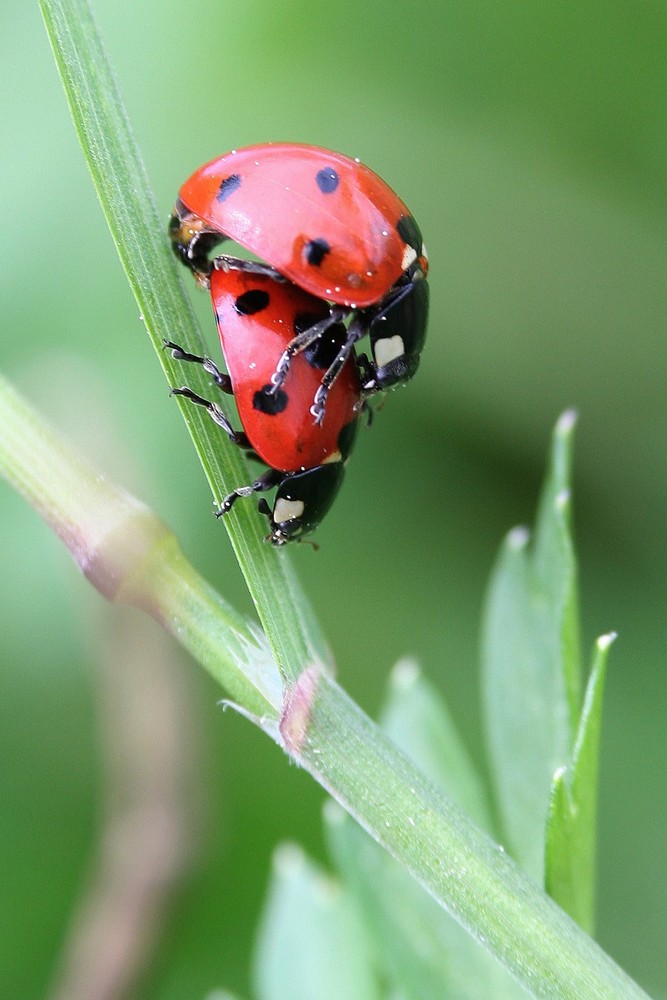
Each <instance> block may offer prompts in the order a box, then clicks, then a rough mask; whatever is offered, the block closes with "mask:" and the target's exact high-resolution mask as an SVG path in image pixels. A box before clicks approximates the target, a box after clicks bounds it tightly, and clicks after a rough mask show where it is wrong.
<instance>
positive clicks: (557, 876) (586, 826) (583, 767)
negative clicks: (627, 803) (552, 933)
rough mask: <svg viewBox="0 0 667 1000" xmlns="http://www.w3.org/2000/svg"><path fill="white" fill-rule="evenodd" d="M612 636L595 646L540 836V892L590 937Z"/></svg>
mask: <svg viewBox="0 0 667 1000" xmlns="http://www.w3.org/2000/svg"><path fill="white" fill-rule="evenodd" d="M614 638H615V636H614V635H613V634H612V635H603V636H600V638H599V639H598V640H597V643H596V644H595V653H594V657H593V665H592V668H591V674H590V677H589V680H588V685H587V688H586V696H585V698H584V706H583V709H582V712H581V719H580V721H579V730H578V732H577V738H576V741H575V745H574V750H573V752H572V756H571V758H570V760H569V761H568V763H567V765H566V766H565V767H563V768H560V769H559V770H558V771H557V772H556V774H555V776H554V781H553V787H552V794H551V803H550V808H549V817H548V821H547V831H546V858H545V867H546V882H545V884H546V889H547V892H548V893H549V895H550V896H551V897H552V898H553V899H555V900H556V902H557V903H558V904H559V905H560V906H562V907H563V909H564V910H566V911H567V912H568V913H569V914H570V916H571V917H573V918H574V919H575V920H576V921H577V923H579V924H580V925H581V926H582V927H583V928H584V929H585V930H587V931H588V932H589V934H591V933H592V932H593V929H594V922H595V870H596V864H595V858H596V851H595V845H596V814H597V793H598V759H599V749H600V729H601V724H602V697H603V693H604V682H605V674H606V667H607V654H608V652H609V647H610V646H611V643H612V642H613V640H614Z"/></svg>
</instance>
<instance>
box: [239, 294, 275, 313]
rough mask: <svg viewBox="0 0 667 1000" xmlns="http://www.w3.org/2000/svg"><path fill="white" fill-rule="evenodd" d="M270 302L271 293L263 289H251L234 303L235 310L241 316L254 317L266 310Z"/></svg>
mask: <svg viewBox="0 0 667 1000" xmlns="http://www.w3.org/2000/svg"><path fill="white" fill-rule="evenodd" d="M270 301H271V297H270V295H269V293H268V292H265V291H264V289H263V288H251V289H250V290H249V291H247V292H243V294H242V295H239V297H238V298H237V299H236V301H235V302H234V308H235V309H236V311H237V313H239V314H240V315H241V316H254V315H255V313H258V312H262V310H263V309H266V307H267V306H268V304H269V302H270Z"/></svg>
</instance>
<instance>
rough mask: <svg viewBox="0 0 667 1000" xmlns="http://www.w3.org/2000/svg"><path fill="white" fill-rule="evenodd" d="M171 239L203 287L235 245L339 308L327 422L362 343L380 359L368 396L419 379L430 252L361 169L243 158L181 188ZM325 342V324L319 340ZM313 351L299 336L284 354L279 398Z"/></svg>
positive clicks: (319, 153) (333, 314)
mask: <svg viewBox="0 0 667 1000" xmlns="http://www.w3.org/2000/svg"><path fill="white" fill-rule="evenodd" d="M170 235H171V239H172V244H173V247H174V250H175V252H176V254H177V255H178V256H179V258H180V259H181V260H182V261H183V263H185V264H186V265H187V266H188V267H189V268H190V269H191V270H192V271H193V272H194V274H195V276H196V277H197V279H198V280H199V281H200V282H201V283H203V284H205V283H206V282H207V280H208V278H209V276H210V275H211V271H212V267H215V262H214V264H213V265H212V264H211V261H210V260H209V254H210V252H211V250H212V248H213V247H214V246H215V245H216V244H217V243H220V242H222V241H223V240H226V239H231V240H234V241H235V242H236V243H238V244H239V245H241V246H242V247H244V248H245V249H246V250H248V251H250V252H251V253H252V254H254V255H256V256H257V257H259V258H261V260H262V261H265V262H266V264H268V265H269V266H270V268H272V269H274V270H275V271H276V272H277V273H278V274H280V275H282V276H283V277H285V278H287V279H288V280H289V281H290V282H292V283H294V284H295V285H296V286H298V287H299V288H302V289H303V290H305V291H306V292H309V293H310V294H311V295H313V296H316V297H317V298H319V299H322V300H324V301H325V302H327V303H330V304H331V306H330V313H329V319H330V321H331V324H332V325H337V324H339V323H340V322H341V320H343V319H348V317H349V319H350V322H349V327H348V328H347V329H348V332H347V336H346V338H345V340H344V341H343V342H342V343H341V345H340V350H339V352H338V355H337V356H336V357H335V358H334V359H333V361H332V364H331V365H330V367H329V369H327V371H326V372H325V373H323V375H322V377H321V379H320V384H319V387H318V391H317V392H316V394H315V401H314V408H313V413H314V415H315V417H316V419H317V420H318V421H322V420H323V417H324V409H325V402H326V400H327V397H328V394H329V392H330V390H331V387H332V386H333V384H334V383H335V381H336V380H337V379H338V377H339V373H340V371H341V370H342V368H343V367H344V366H345V363H346V361H347V359H348V358H349V357H350V356H351V355H353V352H354V344H355V343H356V342H357V341H358V340H360V339H361V337H363V336H364V335H365V334H366V333H370V344H371V353H372V355H373V360H372V361H365V362H364V363H363V364H362V366H361V369H362V373H363V389H364V392H365V395H366V396H370V395H372V394H373V393H375V392H377V391H379V390H382V389H388V388H392V387H394V386H395V385H398V384H400V383H402V382H404V381H407V379H409V378H410V377H412V375H413V374H414V372H415V370H416V368H417V365H418V363H419V354H420V352H421V349H422V347H423V343H424V338H425V334H426V322H427V317H428V287H427V284H426V274H427V272H428V262H427V257H426V252H425V249H424V245H423V242H422V237H421V233H420V231H419V227H418V226H417V224H416V222H415V220H414V218H413V217H412V215H411V214H410V212H409V210H408V208H407V207H406V205H405V204H404V203H403V202H402V201H401V199H400V198H399V197H398V196H397V195H396V194H395V193H394V192H393V191H392V189H391V188H390V187H389V186H388V185H387V184H386V183H385V182H384V181H383V180H382V179H381V178H380V177H378V176H377V174H375V173H373V171H371V170H370V169H369V168H368V167H365V166H363V164H361V163H360V162H359V161H358V160H355V159H352V158H350V157H348V156H344V155H342V154H340V153H334V152H332V151H330V150H326V149H321V148H319V147H316V146H306V145H299V144H295V143H290V144H288V143H268V144H265V145H259V146H251V147H248V148H246V149H239V150H234V151H232V152H230V153H227V154H225V155H224V156H221V157H218V158H217V159H215V160H212V161H211V162H210V163H207V164H206V165H204V166H203V167H200V168H199V170H197V171H196V172H195V173H194V174H193V175H192V176H191V177H190V178H189V179H188V180H187V181H186V182H185V183H184V184H183V186H182V187H181V189H180V191H179V198H178V201H177V203H176V206H175V209H174V214H173V216H172V220H171V223H170ZM222 266H223V267H227V266H229V261H226V262H223V265H222ZM392 312H394V315H393V316H392ZM406 324H411V325H410V326H406ZM325 332H326V324H322V328H321V333H319V332H318V334H317V336H318V337H319V336H324V334H325ZM386 334H389V335H388V336H386ZM311 343H312V338H311V337H310V335H309V333H308V331H302V332H301V334H300V335H297V336H295V337H294V338H293V339H292V341H291V342H290V343H289V344H287V345H286V346H285V349H284V351H283V353H282V356H281V358H280V362H279V361H278V358H276V359H275V372H274V379H273V380H272V381H273V386H274V390H273V391H274V394H276V393H278V392H279V391H280V389H281V387H282V385H283V383H284V381H285V378H286V373H287V371H288V369H289V367H290V364H291V363H292V359H293V358H294V357H295V356H296V355H298V354H299V353H300V352H301V351H302V350H304V349H305V348H307V347H308V346H310V344H311ZM304 345H305V346H304ZM327 405H328V404H327Z"/></svg>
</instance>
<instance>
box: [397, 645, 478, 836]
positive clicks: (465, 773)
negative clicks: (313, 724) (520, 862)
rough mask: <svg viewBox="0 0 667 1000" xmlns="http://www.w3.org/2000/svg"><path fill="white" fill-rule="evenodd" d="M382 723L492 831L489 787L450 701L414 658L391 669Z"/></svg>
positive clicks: (412, 757)
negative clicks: (459, 729)
mask: <svg viewBox="0 0 667 1000" xmlns="http://www.w3.org/2000/svg"><path fill="white" fill-rule="evenodd" d="M380 725H381V726H382V728H383V729H384V731H385V732H386V733H387V734H388V736H389V737H390V738H391V739H392V740H393V741H394V743H395V744H396V746H397V747H399V748H400V749H401V750H402V751H403V752H404V753H405V754H407V756H408V757H409V758H410V760H412V761H414V763H415V764H416V765H417V767H419V768H420V770H421V771H422V772H423V773H424V774H425V775H426V777H427V778H430V780H431V781H432V782H433V784H434V785H436V787H438V788H440V789H441V790H442V791H443V792H444V793H445V794H446V795H448V796H449V797H450V798H451V799H452V800H453V801H454V802H456V803H457V805H459V806H460V807H461V809H463V811H464V812H465V813H467V814H468V815H469V816H470V817H471V819H473V820H474V821H475V823H477V825H478V826H479V827H481V829H482V830H486V831H487V833H491V832H492V824H491V816H490V810H489V803H488V799H487V793H486V789H485V788H484V785H483V783H482V781H481V779H480V777H479V775H478V774H477V771H476V770H475V766H474V764H473V763H472V761H471V759H470V756H469V755H468V751H467V750H466V748H465V746H464V745H463V743H462V742H461V738H460V736H459V734H458V732H457V729H456V726H455V725H454V722H453V720H452V718H451V716H450V714H449V711H448V710H447V706H446V705H445V703H444V701H443V700H442V698H441V697H440V695H439V694H438V692H437V691H436V690H435V688H434V687H433V686H432V685H431V684H430V683H429V682H428V681H427V680H426V678H425V677H424V676H423V675H422V673H421V671H420V670H419V667H418V666H417V665H416V664H415V663H414V662H413V661H412V660H401V661H400V662H399V663H397V664H396V667H395V668H394V670H393V671H392V673H391V676H390V678H389V692H388V698H387V702H386V704H385V706H384V708H383V710H382V713H381V716H380Z"/></svg>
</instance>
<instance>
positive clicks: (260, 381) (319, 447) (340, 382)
mask: <svg viewBox="0 0 667 1000" xmlns="http://www.w3.org/2000/svg"><path fill="white" fill-rule="evenodd" d="M211 300H212V303H213V311H214V313H215V317H216V322H217V325H218V333H219V334H220V343H221V346H222V352H223V354H224V358H225V364H226V367H227V371H228V373H229V376H230V378H231V381H232V388H233V390H234V399H235V401H236V407H237V410H238V414H239V418H240V420H241V424H242V426H243V429H244V431H245V432H246V434H247V436H248V438H249V440H250V443H251V444H252V446H253V448H254V449H255V451H256V452H257V454H258V455H259V457H260V458H261V459H262V460H263V461H264V462H266V464H267V465H269V466H270V467H271V468H273V469H278V470H280V471H283V472H294V471H296V470H298V469H310V468H314V467H315V466H317V465H321V464H323V463H325V462H335V461H340V460H341V458H344V457H346V453H347V451H348V450H349V447H350V445H351V439H352V438H353V436H354V432H355V430H356V424H357V422H358V417H359V414H360V413H361V407H362V404H361V386H360V382H359V374H358V371H357V366H356V362H355V360H354V357H351V358H349V359H348V361H347V363H346V364H345V366H344V367H343V369H342V371H341V373H340V375H339V377H338V378H337V379H336V382H335V383H334V385H333V387H332V388H331V391H330V393H329V396H328V399H327V408H326V413H325V416H324V421H323V423H322V424H321V425H320V426H318V425H317V424H316V423H315V421H314V418H313V415H312V413H311V412H310V407H311V406H312V402H313V398H314V396H315V393H316V392H317V389H318V388H319V385H320V381H321V378H322V375H323V374H324V372H325V371H326V369H327V367H328V364H329V363H330V361H331V360H332V357H333V355H334V354H335V353H336V350H337V348H338V346H339V344H340V337H341V335H343V336H344V332H345V328H344V327H342V326H334V327H332V333H331V334H325V335H324V337H323V338H320V339H319V340H318V341H317V342H316V344H315V345H314V346H313V348H312V349H309V350H306V351H304V352H303V353H301V354H297V355H296V356H295V357H294V358H293V359H292V362H291V365H290V368H289V372H288V374H287V378H286V379H285V383H284V385H283V387H282V390H281V391H282V393H283V395H281V396H280V397H279V409H278V411H277V412H266V409H267V405H266V395H265V392H264V391H265V390H266V389H267V388H268V387H270V385H271V381H270V380H271V376H272V375H273V372H274V369H275V366H276V360H277V359H278V358H279V357H280V356H281V354H282V352H283V351H284V349H285V348H286V346H287V345H288V343H289V342H290V340H292V338H293V337H294V336H295V334H296V333H298V332H299V331H300V330H302V329H306V328H307V327H309V326H312V324H313V323H316V322H317V321H318V320H321V319H324V318H325V317H326V316H328V314H329V309H328V307H327V305H326V303H324V302H322V301H321V300H319V299H316V298H314V297H313V296H312V295H308V293H307V292H304V291H302V290H301V289H300V288H297V287H296V286H294V285H291V284H289V283H287V282H281V281H276V280H275V279H273V278H271V277H270V276H267V275H262V274H255V273H252V272H248V271H244V270H229V271H221V270H213V271H212V272H211ZM337 337H338V339H336V338H337ZM258 401H259V405H258ZM271 408H272V407H271V406H269V407H268V409H269V410H270V409H271ZM341 451H343V452H344V453H345V454H341Z"/></svg>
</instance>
